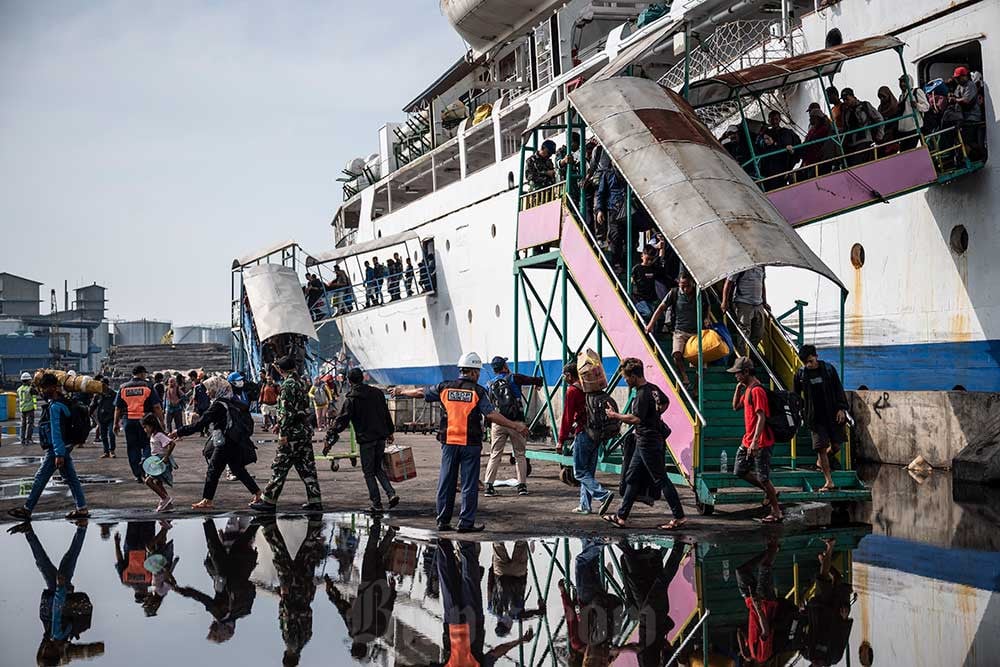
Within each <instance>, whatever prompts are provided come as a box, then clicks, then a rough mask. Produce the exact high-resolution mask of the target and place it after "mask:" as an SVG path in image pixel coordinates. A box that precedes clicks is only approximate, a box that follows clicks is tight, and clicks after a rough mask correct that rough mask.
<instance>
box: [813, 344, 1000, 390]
mask: <svg viewBox="0 0 1000 667" xmlns="http://www.w3.org/2000/svg"><path fill="white" fill-rule="evenodd" d="M821 354H822V356H823V358H824V359H826V360H827V361H829V362H832V363H836V361H837V356H838V352H837V348H826V349H824V350H822V351H821ZM844 363H845V366H846V369H847V370H846V372H845V373H844V375H845V377H844V387H845V388H846V389H857V388H858V387H860V386H861V385H864V386H866V387H868V388H869V389H873V390H885V391H939V390H944V391H947V390H951V389H953V388H955V387H956V386H962V387H965V389H967V390H968V391H1000V340H981V341H970V342H967V343H924V344H919V345H873V346H866V347H849V348H847V349H846V350H845V351H844Z"/></svg>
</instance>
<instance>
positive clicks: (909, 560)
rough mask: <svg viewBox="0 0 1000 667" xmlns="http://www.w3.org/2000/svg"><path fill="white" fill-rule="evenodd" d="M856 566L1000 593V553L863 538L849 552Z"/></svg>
mask: <svg viewBox="0 0 1000 667" xmlns="http://www.w3.org/2000/svg"><path fill="white" fill-rule="evenodd" d="M853 556H854V560H855V562H858V563H865V564H867V565H876V566H878V567H884V568H889V569H893V570H900V571H902V572H910V573H912V574H916V575H919V576H921V577H929V578H931V579H938V580H940V581H950V582H952V583H956V584H963V585H965V586H972V587H973V588H978V589H980V590H984V591H998V590H1000V553H996V552H991V551H973V550H971V549H946V548H944V547H938V546H934V545H932V544H923V543H920V542H911V541H909V540H903V539H899V538H896V537H888V536H885V535H867V536H865V538H864V539H862V540H861V543H860V544H859V545H858V548H857V549H855V550H854V552H853Z"/></svg>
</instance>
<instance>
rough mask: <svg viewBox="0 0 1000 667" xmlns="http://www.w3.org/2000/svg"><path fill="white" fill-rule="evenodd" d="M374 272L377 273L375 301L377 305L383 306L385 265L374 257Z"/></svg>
mask: <svg viewBox="0 0 1000 667" xmlns="http://www.w3.org/2000/svg"><path fill="white" fill-rule="evenodd" d="M372 271H374V272H375V288H374V290H373V294H372V296H373V297H374V299H375V303H377V304H378V305H380V306H381V305H382V303H383V297H382V285H384V284H385V274H386V270H385V264H379V261H378V257H372Z"/></svg>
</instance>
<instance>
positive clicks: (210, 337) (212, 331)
mask: <svg viewBox="0 0 1000 667" xmlns="http://www.w3.org/2000/svg"><path fill="white" fill-rule="evenodd" d="M232 338H233V333H232V331H230V329H229V327H222V326H217V327H202V330H201V342H202V343H218V344H219V345H229V343H230V341H231V340H232Z"/></svg>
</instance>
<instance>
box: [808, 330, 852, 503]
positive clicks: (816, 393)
mask: <svg viewBox="0 0 1000 667" xmlns="http://www.w3.org/2000/svg"><path fill="white" fill-rule="evenodd" d="M799 359H800V360H802V368H800V369H799V370H798V371H796V372H795V393H796V394H798V395H799V396H801V397H802V401H803V403H804V404H805V422H806V425H807V426H808V427H809V430H810V431H811V432H812V445H813V451H814V452H816V465H817V466H819V469H820V470H821V471H822V472H823V478H824V479H825V480H826V484H824V485H823V486H822V487H820V489H819V490H820V491H822V492H827V491H834V490H835V489H836V488H837V486H836V484H834V483H833V476H832V475H831V474H830V457H831V456H833V455H835V454H836V453H837V452H839V451H840V447H841V445H843V444H844V422H846V421H847V410H848V407H849V405H848V403H847V395H846V394H844V385H843V384H841V382H840V376H839V375H837V369H835V368H834V367H833V366H831V365H830V364H828V363H826V362H825V361H820V359H819V356H817V354H816V346H815V345H803V346H802V347H801V348H800V349H799Z"/></svg>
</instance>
